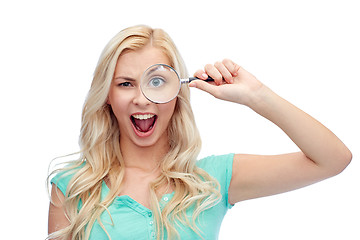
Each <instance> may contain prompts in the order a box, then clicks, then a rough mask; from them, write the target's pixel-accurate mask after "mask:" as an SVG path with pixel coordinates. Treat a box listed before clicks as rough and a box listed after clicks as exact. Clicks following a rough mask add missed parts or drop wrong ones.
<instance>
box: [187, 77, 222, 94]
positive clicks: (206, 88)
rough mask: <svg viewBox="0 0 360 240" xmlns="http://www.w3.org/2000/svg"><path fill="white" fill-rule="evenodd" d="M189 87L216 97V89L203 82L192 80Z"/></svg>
mask: <svg viewBox="0 0 360 240" xmlns="http://www.w3.org/2000/svg"><path fill="white" fill-rule="evenodd" d="M189 87H195V88H197V89H200V90H202V91H205V92H207V93H209V94H211V95H213V96H214V97H217V87H216V86H215V85H213V84H210V83H208V82H205V81H203V80H193V81H192V82H191V83H189Z"/></svg>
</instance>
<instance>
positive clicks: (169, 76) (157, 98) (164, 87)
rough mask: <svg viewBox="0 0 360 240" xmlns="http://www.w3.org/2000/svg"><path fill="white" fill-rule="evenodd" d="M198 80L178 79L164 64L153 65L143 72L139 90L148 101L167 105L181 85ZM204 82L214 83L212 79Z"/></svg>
mask: <svg viewBox="0 0 360 240" xmlns="http://www.w3.org/2000/svg"><path fill="white" fill-rule="evenodd" d="M198 79H199V78H196V77H190V78H186V79H180V77H179V74H178V73H177V72H176V71H175V69H174V68H172V67H170V66H168V65H166V64H155V65H152V66H150V67H149V68H148V69H147V70H146V71H145V72H144V74H143V76H142V78H141V82H140V88H141V91H142V93H143V95H144V96H145V97H146V98H147V99H148V100H149V101H151V102H153V103H167V102H170V101H171V100H173V99H174V98H175V97H176V96H177V95H178V93H179V91H180V87H181V84H183V83H189V82H191V81H193V80H198ZM205 81H214V79H212V78H210V77H209V78H208V79H206V80H205Z"/></svg>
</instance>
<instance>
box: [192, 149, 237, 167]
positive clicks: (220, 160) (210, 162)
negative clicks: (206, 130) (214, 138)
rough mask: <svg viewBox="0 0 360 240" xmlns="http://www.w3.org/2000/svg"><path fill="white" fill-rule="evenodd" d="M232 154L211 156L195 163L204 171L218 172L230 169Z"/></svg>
mask: <svg viewBox="0 0 360 240" xmlns="http://www.w3.org/2000/svg"><path fill="white" fill-rule="evenodd" d="M233 159H234V153H229V154H224V155H211V156H208V157H205V158H202V159H200V160H198V161H197V162H196V166H198V167H199V168H202V169H203V170H205V171H212V170H220V169H226V168H229V166H231V167H232V163H233Z"/></svg>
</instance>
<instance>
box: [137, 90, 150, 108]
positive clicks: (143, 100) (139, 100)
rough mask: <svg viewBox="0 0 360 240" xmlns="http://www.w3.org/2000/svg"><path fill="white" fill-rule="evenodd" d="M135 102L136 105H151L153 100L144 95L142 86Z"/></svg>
mask: <svg viewBox="0 0 360 240" xmlns="http://www.w3.org/2000/svg"><path fill="white" fill-rule="evenodd" d="M133 103H134V104H136V105H149V104H150V103H151V102H150V101H149V100H148V99H147V98H146V97H145V96H144V94H143V93H142V91H141V89H140V88H137V90H136V93H135V96H134V98H133Z"/></svg>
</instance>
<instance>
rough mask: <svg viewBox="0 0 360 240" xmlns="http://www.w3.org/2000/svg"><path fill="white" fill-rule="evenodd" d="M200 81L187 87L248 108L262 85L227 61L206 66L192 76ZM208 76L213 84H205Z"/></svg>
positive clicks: (255, 98)
mask: <svg viewBox="0 0 360 240" xmlns="http://www.w3.org/2000/svg"><path fill="white" fill-rule="evenodd" d="M194 76H195V77H197V78H199V79H201V80H195V81H192V82H191V83H190V84H189V86H190V87H196V88H198V89H201V90H203V91H206V92H208V93H210V94H211V95H213V96H214V97H216V98H218V99H222V100H226V101H230V102H235V103H240V104H244V105H246V106H250V105H251V103H253V102H256V101H257V96H258V93H259V91H260V90H261V89H262V88H263V84H262V83H261V82H260V81H259V80H257V79H256V77H255V76H253V75H252V74H251V73H249V72H247V71H246V70H245V69H243V68H242V67H240V66H239V65H237V64H236V63H234V62H233V61H231V60H229V59H225V60H223V61H222V62H216V63H215V64H213V65H212V64H207V65H206V66H205V68H204V70H198V71H196V73H195V74H194ZM208 76H210V77H212V78H213V79H214V82H205V81H202V80H205V79H207V78H208Z"/></svg>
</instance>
